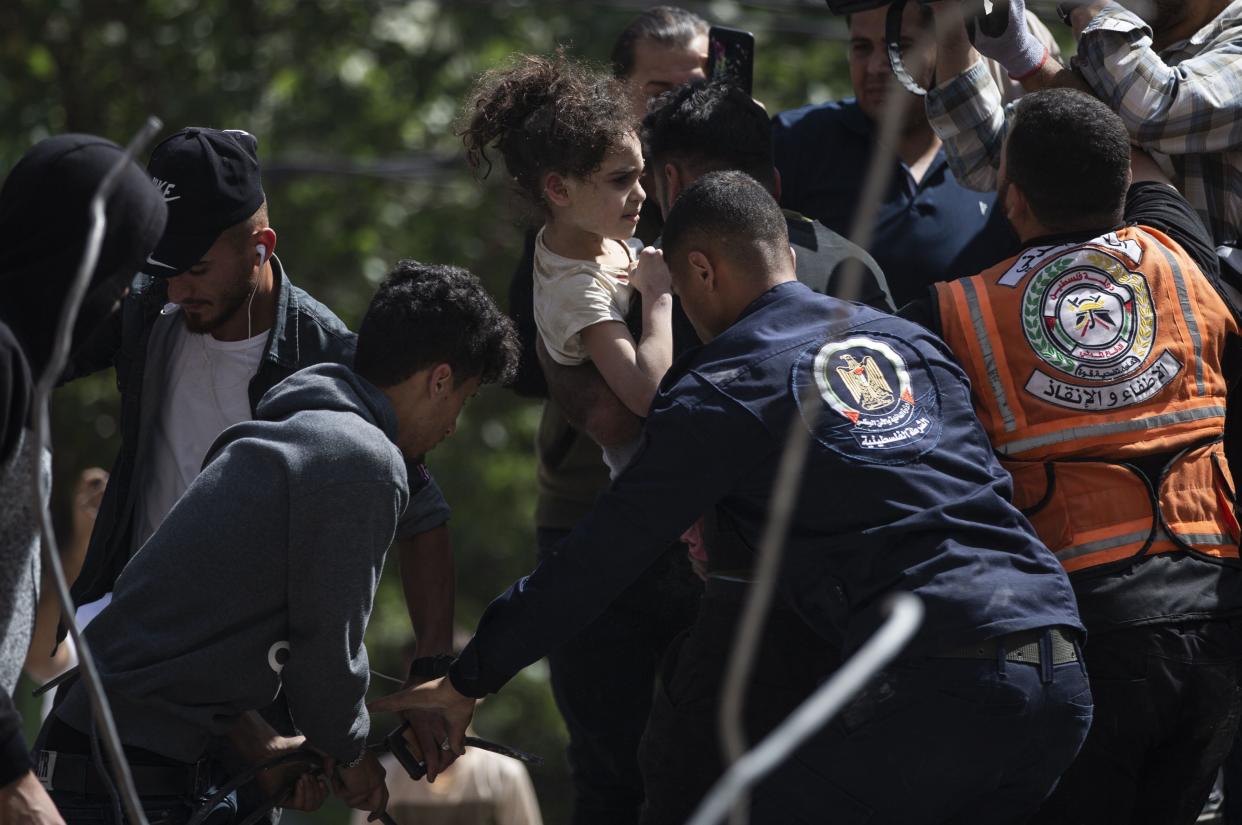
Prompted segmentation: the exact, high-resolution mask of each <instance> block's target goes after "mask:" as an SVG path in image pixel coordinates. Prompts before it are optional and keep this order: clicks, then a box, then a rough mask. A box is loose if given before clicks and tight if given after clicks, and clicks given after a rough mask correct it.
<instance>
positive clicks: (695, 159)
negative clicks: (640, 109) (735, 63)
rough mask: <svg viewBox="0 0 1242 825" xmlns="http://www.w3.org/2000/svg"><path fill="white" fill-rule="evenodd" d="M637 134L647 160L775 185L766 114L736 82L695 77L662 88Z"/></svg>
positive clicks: (771, 187) (699, 172) (771, 186)
mask: <svg viewBox="0 0 1242 825" xmlns="http://www.w3.org/2000/svg"><path fill="white" fill-rule="evenodd" d="M642 138H643V154H644V155H646V156H647V162H648V163H649V164H652V165H657V164H662V163H668V162H673V161H679V162H681V163H683V164H685V165H686V166H687V167H689V168H690V169H691V170H693V171H694V172H695V173H696V174H702V173H705V172H718V171H724V170H728V169H733V170H736V171H739V172H745V173H746V174H748V175H750V176H751V177H752V178H754V179H755V180H757V181H759V182H760V183H761V184H763V185H764V186H765V187H766V188H767V189H768V191H772V190H773V189H775V187H776V176H775V174H774V172H773V164H772V124H771V121H770V120H769V119H768V113H767V112H765V111H764V110H763V107H762V106H760V105H759V104H758V103H756V102H755V101H754V99H753V98H752V97H751V96H750V95H748V94H746V92H744V91H742V90H741V89H739V88H738V87H736V86H730V85H728V84H727V83H723V82H715V83H708V82H707V81H703V80H697V81H695V82H693V83H690V84H687V85H685V86H681V87H679V88H677V89H674V90H672V91H669V92H665V93H664V94H662V95H660V96H659V97H657V98H656V99H655V100H653V101H652V102H651V107H650V108H649V109H648V111H647V116H646V118H644V119H643V129H642Z"/></svg>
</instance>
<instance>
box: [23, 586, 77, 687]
mask: <svg viewBox="0 0 1242 825" xmlns="http://www.w3.org/2000/svg"><path fill="white" fill-rule="evenodd" d="M59 624H60V599H59V598H58V597H57V595H56V587H55V584H54V582H53V581H52V579H51V577H50V576H46V577H44V581H43V584H42V590H41V591H40V593H39V606H38V608H37V609H36V611H35V626H34V635H33V636H32V637H31V639H30V648H29V649H28V650H27V651H26V672H27V673H29V674H30V675H31V676H32V677H33V678H35V679H37V680H38V681H40V682H46V681H47V680H48V679H51V678H52V677H54V676H56V675H58V674H60V673H61V672H63V671H64V670H65V669H66V668H67V667H68V666H69V645H68V644H62V645H61V646H60V647H59V648H57V650H56V653H55V654H54V655H53V653H52V648H53V647H54V646H55V645H56V628H57V626H58V625H59Z"/></svg>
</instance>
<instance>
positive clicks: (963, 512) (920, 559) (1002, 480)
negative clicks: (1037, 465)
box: [450, 281, 1081, 696]
mask: <svg viewBox="0 0 1242 825" xmlns="http://www.w3.org/2000/svg"><path fill="white" fill-rule="evenodd" d="M804 391H805V392H806V393H807V394H806V396H805V397H806V401H805V403H804V404H802V405H799V404H798V403H797V402H796V401H795V398H796V397H797V396H798V395H801V394H802V393H803V392H804ZM812 409H814V410H815V412H816V413H818V422H817V423H816V424H815V426H814V429H813V433H814V439H813V441H812V447H811V452H810V455H809V457H808V461H807V465H806V470H805V476H804V479H803V484H802V494H801V498H800V500H799V501H798V503H797V505H796V508H795V511H794V516H793V522H792V528H791V530H790V536H789V540H788V543H787V546H786V556H785V561H784V566H783V568H782V573H781V581H780V593H781V597H782V598H783V599H784V600H785V602H786V603H787V605H788V606H789V607H792V608H793V609H794V610H796V611H797V612H798V613H799V614H800V615H801V616H802V618H803V619H804V620H805V621H806V622H807V623H808V624H809V625H810V627H811V628H812V629H813V630H814V631H815V632H816V633H817V634H818V635H820V636H821V637H823V638H824V640H825V643H826V644H828V645H831V646H834V647H835V648H837V649H839V650H841V651H842V652H843V653H848V652H850V651H852V650H853V649H855V648H856V647H858V646H859V645H860V644H861V643H862V642H863V641H865V640H866V638H867V637H868V636H869V635H870V633H871V632H872V631H873V630H874V629H875V628H876V627H877V626H878V624H879V623H880V621H881V617H880V615H879V611H878V608H879V606H880V604H881V603H882V602H883V600H884V597H885V595H886V594H888V593H891V592H893V591H895V590H906V591H910V592H913V593H915V594H917V595H919V596H920V597H922V599H923V604H924V607H925V608H926V618H925V621H924V623H923V626H922V627H921V629H920V631H919V633H918V635H917V636H916V638H915V640H914V642H913V643H912V646H911V648H910V650H911V651H912V652H915V653H918V652H923V653H930V652H936V651H940V650H946V649H950V648H952V647H955V646H957V645H963V644H968V643H971V642H974V641H979V640H983V639H988V638H993V637H997V636H1001V635H1004V634H1007V633H1012V632H1015V631H1018V630H1025V629H1030V628H1037V627H1044V626H1049V625H1067V626H1070V627H1073V628H1081V625H1080V624H1079V620H1078V611H1077V608H1076V606H1075V603H1074V595H1073V592H1072V591H1071V589H1070V585H1069V580H1068V579H1067V578H1066V575H1065V572H1064V571H1063V570H1062V568H1061V565H1060V564H1059V563H1058V562H1057V560H1056V558H1055V557H1053V555H1052V553H1051V552H1050V551H1049V550H1048V549H1047V548H1046V547H1044V546H1043V545H1042V544H1041V543H1040V542H1039V540H1038V539H1037V538H1036V537H1035V534H1034V532H1033V531H1032V529H1031V526H1030V524H1029V523H1028V522H1027V521H1026V519H1025V518H1024V517H1023V516H1022V515H1021V513H1019V512H1018V511H1017V510H1016V509H1014V507H1013V505H1012V504H1010V501H1009V499H1010V493H1011V489H1010V484H1011V482H1010V479H1009V475H1008V474H1007V473H1006V472H1005V471H1004V470H1003V469H1001V467H1000V465H999V464H998V463H997V461H996V458H995V457H994V456H993V454H992V448H991V446H990V445H989V443H988V440H987V437H986V436H985V434H984V432H983V428H982V426H981V425H980V423H979V421H978V419H977V418H976V417H975V413H974V410H973V409H972V407H971V403H970V395H969V388H968V385H967V380H966V377H965V374H964V373H963V372H962V370H961V368H960V367H958V366H957V364H956V363H955V362H954V361H953V359H952V357H951V356H950V355H949V353H948V350H947V347H946V346H945V345H944V344H943V343H942V342H941V341H940V340H939V339H937V338H935V337H933V336H932V335H931V334H930V333H928V332H927V331H926V330H924V329H923V328H921V327H919V326H917V325H915V324H913V323H910V322H908V321H905V320H903V319H900V318H895V317H893V316H890V315H885V314H883V313H880V312H877V311H875V310H873V309H871V308H869V307H864V306H860V305H858V304H851V303H846V302H843V301H838V300H836V299H834V298H830V297H827V296H824V295H819V294H816V293H815V292H812V291H811V290H810V289H808V288H807V287H806V286H804V285H803V284H800V283H797V282H793V281H791V282H789V283H783V284H781V285H779V286H776V287H773V288H772V289H771V290H769V291H768V292H766V293H764V294H763V295H762V296H761V297H759V298H758V299H756V300H755V301H754V303H752V304H751V305H750V306H749V307H748V308H747V310H746V311H745V313H743V315H742V317H741V318H740V319H739V320H738V321H737V322H736V323H735V324H734V325H733V326H732V327H730V328H729V329H728V330H726V331H725V332H724V333H723V334H721V335H720V336H719V337H717V338H716V339H714V340H713V341H711V342H710V343H708V344H706V345H704V346H702V347H700V348H698V349H697V350H693V351H691V352H690V353H687V354H686V355H685V356H684V357H683V358H681V359H680V360H679V361H678V362H677V363H676V364H674V366H673V369H672V370H670V371H669V374H668V375H667V376H665V379H664V381H663V383H662V384H661V388H660V391H659V393H658V394H657V395H656V398H655V401H654V402H653V404H652V409H651V414H650V416H649V417H648V419H647V424H646V427H645V430H644V444H643V447H642V449H641V451H640V453H639V455H638V456H637V457H636V458H635V459H634V461H633V462H632V463H631V464H630V466H629V467H628V468H627V469H626V470H625V471H624V472H623V473H622V474H621V475H620V476H619V477H618V478H617V479H616V481H614V482H613V485H612V487H611V489H610V490H609V491H608V492H607V493H606V494H605V495H603V496H602V497H601V498H600V499H599V501H598V503H597V504H596V506H595V508H594V509H593V510H592V511H591V513H590V514H589V515H588V516H587V517H586V518H585V519H583V521H582V522H580V523H579V524H578V526H577V528H575V530H574V531H573V532H572V533H571V534H570V535H569V537H568V538H567V539H566V540H565V541H563V542H562V543H561V544H560V545H559V546H558V547H557V548H556V550H555V551H554V552H553V553H552V554H551V555H550V556H549V557H548V558H546V559H545V560H544V561H543V562H542V563H541V564H540V565H539V566H538V567H537V568H536V569H535V571H534V572H533V573H532V574H531V575H529V576H527V577H526V578H524V579H522V580H521V581H519V582H518V583H517V584H515V585H514V586H513V587H511V588H510V589H509V590H508V591H507V592H505V593H504V594H503V595H501V596H500V597H499V598H497V599H496V600H495V601H493V602H492V604H491V605H490V606H489V607H488V608H487V611H486V612H485V613H484V615H483V618H482V620H481V621H480V622H479V627H478V630H477V632H476V634H475V637H474V639H473V640H472V641H471V642H470V644H469V645H467V646H466V649H465V650H464V651H463V652H462V655H461V657H460V658H459V659H458V661H457V663H456V664H454V666H453V668H452V670H451V671H450V673H451V677H452V681H453V684H454V686H455V687H456V688H457V690H459V691H461V692H462V693H464V694H466V695H470V696H481V695H483V694H485V693H489V692H492V691H495V690H497V689H499V688H500V687H501V685H503V684H504V683H505V681H507V680H508V679H509V678H510V677H512V676H513V674H515V673H516V672H517V671H518V670H520V669H521V668H523V667H525V666H526V665H528V664H530V663H531V662H533V661H535V660H536V659H538V658H540V657H541V656H544V655H546V654H547V653H548V652H549V651H551V650H553V649H555V648H556V647H558V646H559V645H560V644H562V643H563V642H565V641H566V640H568V639H570V638H571V637H573V636H574V635H575V634H576V633H578V632H579V630H581V628H583V627H584V626H585V625H586V624H587V623H588V622H590V621H591V620H592V619H593V618H594V617H595V616H596V615H598V614H599V613H600V612H602V611H603V609H604V608H605V607H606V606H607V605H608V604H609V603H610V602H611V601H612V600H613V599H614V598H615V597H616V596H617V595H618V594H619V593H620V592H621V591H622V590H624V589H625V587H626V586H627V585H628V584H629V583H630V582H631V581H633V580H634V579H635V578H636V577H637V576H638V575H639V574H640V573H641V572H642V570H643V569H645V568H646V567H647V565H648V564H650V563H651V562H652V561H653V560H654V559H655V558H656V557H658V556H659V555H660V554H661V553H662V552H664V550H665V549H666V548H667V547H668V545H669V543H670V542H673V541H675V540H676V539H677V536H678V535H679V534H680V533H681V532H682V531H683V530H685V529H686V528H687V527H688V526H690V524H691V523H692V522H693V521H694V520H695V519H696V518H698V517H699V516H700V515H702V514H703V513H704V512H706V511H707V510H708V509H709V508H711V507H712V506H716V507H718V508H719V509H720V510H722V511H724V512H725V513H727V514H728V516H729V517H730V519H731V520H732V521H733V522H734V523H735V524H736V525H738V527H739V529H740V530H741V531H742V532H743V533H744V534H745V536H744V537H745V538H746V539H748V540H749V541H750V543H751V544H752V545H756V546H757V544H758V537H759V534H760V531H761V529H762V527H763V523H764V520H765V518H766V516H767V510H768V499H769V495H770V493H771V490H772V484H773V477H774V474H775V471H776V466H777V463H778V461H779V456H780V452H781V449H782V446H783V444H784V442H785V437H786V434H787V432H788V428H789V427H790V426H791V424H794V421H795V416H797V424H796V426H807V425H806V420H807V419H806V417H805V416H806V415H808V414H810V411H811V410H812Z"/></svg>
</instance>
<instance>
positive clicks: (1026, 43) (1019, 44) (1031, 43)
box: [975, 0, 1048, 80]
mask: <svg viewBox="0 0 1242 825" xmlns="http://www.w3.org/2000/svg"><path fill="white" fill-rule="evenodd" d="M1008 5H1009V14H1008V17H1007V19H1006V21H1005V30H1004V31H1003V32H1002V33H1001V34H1000V35H998V36H996V37H989V36H988V35H987V34H985V33H984V31H983V29H984V26H983V25H982V21H979V22H977V23H976V24H975V48H976V49H978V50H979V53H980V54H982V55H983V56H984V57H989V58H991V59H992V60H995V61H996V62H997V63H999V64H1001V66H1003V67H1004V69H1005V71H1007V72H1009V76H1010V77H1012V78H1013V79H1015V80H1021V79H1022V78H1024V77H1026V76H1027V75H1029V74H1031V73H1032V72H1034V71H1035V70H1036V69H1038V68H1039V67H1040V66H1042V65H1044V61H1045V60H1047V59H1048V47H1047V46H1045V45H1044V44H1043V43H1041V42H1039V39H1038V38H1037V37H1035V35H1033V34H1031V29H1030V27H1029V26H1028V25H1027V24H1026V3H1025V0H1009V3H1008ZM993 14H995V11H994V12H993Z"/></svg>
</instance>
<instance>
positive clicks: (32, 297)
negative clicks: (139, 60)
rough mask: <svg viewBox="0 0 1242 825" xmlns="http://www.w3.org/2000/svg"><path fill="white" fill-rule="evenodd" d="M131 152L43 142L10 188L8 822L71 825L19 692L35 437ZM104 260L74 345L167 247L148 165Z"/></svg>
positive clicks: (26, 630)
mask: <svg viewBox="0 0 1242 825" xmlns="http://www.w3.org/2000/svg"><path fill="white" fill-rule="evenodd" d="M120 157H121V148H120V147H119V146H117V145H116V144H114V143H112V142H111V141H108V140H104V139H103V138H99V137H94V136H92V135H58V136H56V137H51V138H47V139H46V140H43V141H41V142H40V143H38V144H36V145H35V146H34V147H33V148H32V149H31V150H30V151H29V152H27V153H26V154H25V155H24V156H23V157H22V159H21V160H20V161H18V163H17V165H16V166H14V167H13V169H12V171H11V172H10V173H9V175H8V177H7V179H6V180H5V182H4V186H3V188H2V189H0V295H2V296H3V298H2V299H0V502H4V505H3V506H2V507H0V822H23V823H54V824H55V823H63V820H62V819H61V817H60V814H59V813H57V811H56V808H55V806H53V805H52V802H51V800H50V799H49V798H48V796H47V793H46V791H44V789H43V787H42V785H40V784H39V781H38V779H37V778H36V777H35V775H34V773H33V772H32V770H31V764H30V756H29V752H28V751H27V748H26V744H25V742H24V740H23V737H22V733H21V718H20V717H19V716H18V714H17V711H16V708H15V707H14V704H13V699H12V693H13V690H14V688H15V686H16V684H17V678H18V676H19V675H20V673H21V667H22V663H23V661H24V660H25V658H26V648H27V646H28V645H29V642H30V633H31V630H32V628H33V624H34V609H35V605H36V604H37V602H38V592H37V591H38V586H39V573H40V571H39V530H38V509H37V507H40V506H43V505H44V502H39V503H36V501H35V500H34V497H33V494H32V490H31V484H30V479H31V478H32V473H33V465H34V462H36V461H38V462H40V463H41V464H42V465H43V472H44V473H48V472H50V466H51V461H50V452H49V447H50V445H47V444H43V445H36V444H34V442H33V436H32V433H31V425H32V422H33V410H32V408H31V405H32V403H33V396H34V388H35V382H36V381H37V380H38V378H39V376H40V375H41V374H42V373H43V371H44V370H45V369H46V367H47V365H48V362H49V361H50V360H51V352H52V347H53V343H54V341H55V333H56V328H57V326H58V321H59V318H60V314H61V310H62V309H63V307H64V301H65V297H66V295H67V294H68V292H69V284H70V283H71V281H72V279H73V277H74V275H75V274H76V272H77V267H78V261H79V259H80V257H81V255H82V251H83V249H84V247H85V244H86V238H87V230H88V227H89V222H90V215H89V203H90V199H91V197H92V196H93V195H94V193H95V190H96V189H97V188H98V186H99V184H100V182H101V181H102V180H103V178H104V176H105V175H106V174H107V172H108V170H109V169H111V167H112V166H113V165H114V164H115V163H116V162H117V160H118V159H119V158H120ZM104 214H105V216H106V219H107V228H106V231H105V234H104V237H103V244H102V247H101V250H100V255H99V261H98V262H97V263H96V265H95V269H94V272H93V273H92V274H91V280H90V287H89V288H88V291H87V294H86V298H85V300H84V302H83V307H82V312H81V314H80V315H79V320H78V322H77V324H76V325H75V328H74V332H73V336H74V338H73V340H74V342H75V343H77V342H80V339H81V334H80V333H81V331H82V330H89V329H91V328H92V327H93V326H94V325H95V324H96V323H98V321H99V319H100V316H101V314H102V313H103V312H106V311H107V310H108V309H110V308H111V306H112V304H114V303H115V301H116V300H117V299H118V298H119V297H120V295H121V292H122V290H123V289H124V286H125V283H126V282H127V281H128V279H129V278H130V277H132V276H133V274H134V272H136V271H137V270H138V268H139V267H140V266H141V264H142V262H143V261H144V260H145V259H146V256H147V255H149V254H150V252H151V250H152V249H154V248H155V245H156V243H157V242H158V241H159V239H160V235H161V234H162V233H163V231H164V224H165V221H166V220H167V209H166V208H165V206H164V203H163V199H162V198H161V197H160V194H159V192H158V191H157V190H156V189H155V187H154V186H152V185H151V181H150V178H149V177H148V176H147V175H146V174H145V173H144V172H143V171H142V169H141V168H140V167H139V166H138V165H136V164H134V163H132V162H131V163H129V164H127V165H126V166H125V168H124V169H123V170H122V172H121V174H120V178H119V180H118V181H117V184H116V187H115V189H114V190H113V192H112V194H111V195H110V196H109V197H108V199H107V202H106V204H105V209H104Z"/></svg>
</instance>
